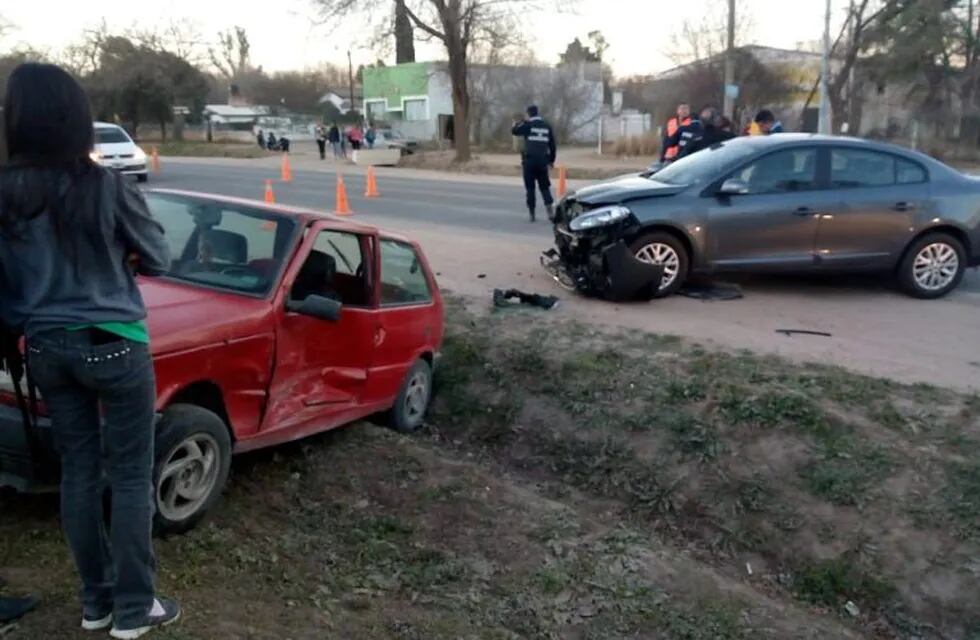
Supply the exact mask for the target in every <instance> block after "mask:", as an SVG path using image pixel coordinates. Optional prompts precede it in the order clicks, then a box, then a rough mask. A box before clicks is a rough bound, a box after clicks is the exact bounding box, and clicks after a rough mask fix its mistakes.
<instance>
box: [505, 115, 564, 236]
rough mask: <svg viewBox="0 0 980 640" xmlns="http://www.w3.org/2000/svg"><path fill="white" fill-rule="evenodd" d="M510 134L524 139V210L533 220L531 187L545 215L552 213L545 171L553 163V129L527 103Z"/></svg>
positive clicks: (550, 215)
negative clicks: (525, 117) (538, 196)
mask: <svg viewBox="0 0 980 640" xmlns="http://www.w3.org/2000/svg"><path fill="white" fill-rule="evenodd" d="M511 133H512V134H513V135H515V136H520V137H522V138H524V151H523V152H522V154H521V159H522V165H523V167H524V189H525V191H527V211H528V214H529V215H530V217H531V222H534V217H535V216H534V210H535V194H534V190H535V187H537V188H538V189H540V190H541V199H542V200H543V201H544V207H545V209H546V210H547V211H548V217H549V218H551V217H553V216H554V202H555V201H554V198H552V197H551V179H550V178H549V176H548V170H549V169H550V168H551V166H552V165H554V164H555V157H556V155H557V150H558V148H557V145H556V144H555V132H554V130H553V129H552V128H551V125H550V124H548V122H547V121H546V120H545V119H544V118H542V117H541V116H540V115H539V114H538V107H537V106H535V105H533V104H532V105H531V106H530V107H528V108H527V119H525V120H524V121H523V122H517V123H515V124H514V128H513V129H512V130H511Z"/></svg>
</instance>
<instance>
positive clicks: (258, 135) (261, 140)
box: [255, 129, 265, 149]
mask: <svg viewBox="0 0 980 640" xmlns="http://www.w3.org/2000/svg"><path fill="white" fill-rule="evenodd" d="M255 140H256V141H257V142H258V143H259V149H265V136H264V135H263V134H262V129H259V132H258V133H256V134H255Z"/></svg>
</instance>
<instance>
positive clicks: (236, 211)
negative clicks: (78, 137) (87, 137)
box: [146, 193, 296, 294]
mask: <svg viewBox="0 0 980 640" xmlns="http://www.w3.org/2000/svg"><path fill="white" fill-rule="evenodd" d="M146 201H147V204H148V205H149V206H150V211H151V212H152V213H153V217H154V218H156V219H157V220H158V221H159V222H160V224H162V225H163V228H164V232H165V234H166V237H167V241H168V243H169V244H170V257H171V261H172V264H171V266H170V272H169V273H168V274H167V275H168V276H170V277H172V278H176V279H178V280H183V281H186V282H192V283H195V284H201V285H205V286H211V287H218V288H221V289H229V290H232V291H237V292H241V293H250V294H264V293H266V292H268V291H269V289H271V288H272V285H273V284H274V283H275V280H276V278H277V277H278V275H279V272H280V270H281V267H282V264H283V262H284V261H285V259H286V256H288V255H289V252H290V249H291V247H292V244H293V242H294V235H295V234H294V231H295V229H296V223H295V222H293V221H292V220H290V219H288V218H285V217H282V216H278V215H276V214H273V213H269V212H267V211H263V210H261V209H251V208H249V207H239V206H237V205H229V204H227V203H224V202H220V201H210V200H206V199H200V198H189V197H185V196H177V195H170V194H159V193H150V194H147V197H146Z"/></svg>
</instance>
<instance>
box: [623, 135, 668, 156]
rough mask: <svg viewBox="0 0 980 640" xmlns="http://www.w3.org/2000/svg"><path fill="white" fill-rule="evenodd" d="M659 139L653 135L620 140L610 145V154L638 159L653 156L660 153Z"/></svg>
mask: <svg viewBox="0 0 980 640" xmlns="http://www.w3.org/2000/svg"><path fill="white" fill-rule="evenodd" d="M660 147H661V139H660V137H659V136H656V135H654V134H646V135H643V136H630V137H628V138H620V139H619V140H617V141H616V142H614V143H613V145H612V152H613V154H615V155H617V156H626V157H638V156H654V155H658V154H659V153H660Z"/></svg>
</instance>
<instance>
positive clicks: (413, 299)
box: [367, 237, 443, 402]
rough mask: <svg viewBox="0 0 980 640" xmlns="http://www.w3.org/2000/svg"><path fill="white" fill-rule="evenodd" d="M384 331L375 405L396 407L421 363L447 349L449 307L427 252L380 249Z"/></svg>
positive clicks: (400, 244) (385, 244)
mask: <svg viewBox="0 0 980 640" xmlns="http://www.w3.org/2000/svg"><path fill="white" fill-rule="evenodd" d="M378 247H379V250H378V261H377V264H378V272H379V274H380V276H379V286H378V290H379V291H378V310H379V325H378V327H379V328H378V333H377V336H376V339H375V345H374V347H375V352H374V358H373V360H372V363H371V374H370V382H369V390H368V394H367V397H368V401H369V402H385V401H389V402H390V401H391V400H392V399H393V398H394V397H395V396H396V395H397V394H398V390H399V388H400V387H401V385H402V383H403V381H404V380H405V376H406V374H407V373H408V370H409V369H410V368H411V367H412V365H413V364H415V361H416V360H418V359H419V358H425V359H427V360H429V361H430V362H431V361H432V359H433V358H434V357H435V356H436V355H437V354H438V351H439V349H440V346H441V344H442V333H443V305H442V298H441V297H440V295H439V288H438V286H437V284H436V282H435V279H434V278H433V276H432V271H431V269H430V268H429V265H428V263H427V261H426V259H425V256H424V254H423V253H422V251H421V250H420V249H419V248H418V247H417V246H416V245H414V244H412V243H408V242H404V241H402V240H395V239H390V238H384V237H382V238H381V239H380V241H379V244H378Z"/></svg>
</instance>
